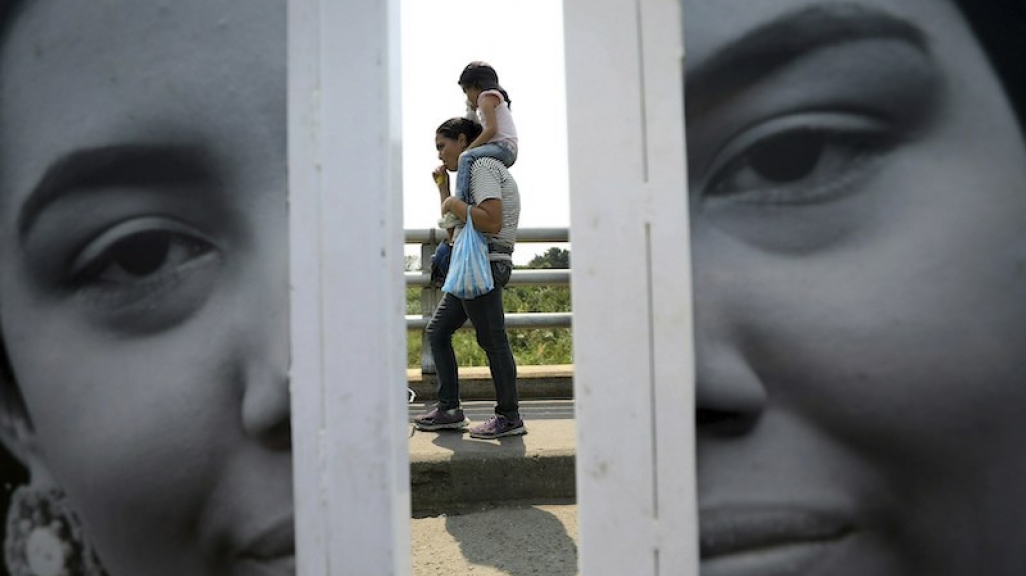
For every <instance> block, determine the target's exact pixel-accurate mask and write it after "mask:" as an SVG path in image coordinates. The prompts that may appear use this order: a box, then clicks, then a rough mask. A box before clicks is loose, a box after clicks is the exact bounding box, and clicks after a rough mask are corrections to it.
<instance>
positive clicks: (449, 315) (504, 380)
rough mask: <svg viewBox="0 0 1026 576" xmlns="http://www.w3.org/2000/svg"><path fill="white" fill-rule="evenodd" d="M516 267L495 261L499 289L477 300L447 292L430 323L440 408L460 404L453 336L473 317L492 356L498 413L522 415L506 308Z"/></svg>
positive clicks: (481, 343)
mask: <svg viewBox="0 0 1026 576" xmlns="http://www.w3.org/2000/svg"><path fill="white" fill-rule="evenodd" d="M512 269H513V266H512V264H511V263H510V262H492V278H493V279H494V280H495V289H493V290H492V291H491V292H489V293H487V294H485V295H483V296H478V297H477V298H474V299H473V300H460V299H459V298H457V297H455V296H453V295H452V294H443V295H442V301H441V303H439V304H438V308H436V309H435V314H434V316H432V317H431V321H430V322H428V325H427V338H428V342H429V343H430V345H431V354H432V355H434V358H435V368H436V369H437V370H438V407H439V408H441V409H442V410H449V409H452V408H458V407H459V406H460V387H459V380H458V378H457V372H456V366H457V364H456V353H455V352H454V351H453V348H452V335H453V334H454V333H455V332H456V330H458V329H459V328H460V326H462V325H463V323H464V322H466V321H467V319H468V318H469V319H470V322H471V323H472V324H473V325H474V330H476V332H477V343H478V345H479V346H481V349H482V350H484V351H485V354H486V355H487V356H488V368H489V370H491V373H492V382H493V383H494V384H495V399H496V401H497V404H496V407H495V413H496V414H498V415H499V416H504V417H506V418H510V419H517V418H519V417H520V405H519V400H518V397H517V365H516V361H514V359H513V352H512V350H510V347H509V337H508V335H507V334H506V317H505V313H504V312H503V309H502V290H503V287H504V286H505V285H506V283H507V282H509V275H510V272H511V271H512Z"/></svg>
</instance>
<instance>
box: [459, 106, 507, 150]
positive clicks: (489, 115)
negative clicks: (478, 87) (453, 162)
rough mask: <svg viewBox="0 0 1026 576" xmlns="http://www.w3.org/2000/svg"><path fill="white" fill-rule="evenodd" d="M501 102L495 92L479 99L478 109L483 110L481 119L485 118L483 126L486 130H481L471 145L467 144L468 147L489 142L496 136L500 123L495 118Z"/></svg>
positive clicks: (475, 146)
mask: <svg viewBox="0 0 1026 576" xmlns="http://www.w3.org/2000/svg"><path fill="white" fill-rule="evenodd" d="M501 103H502V102H501V100H499V97H498V96H496V95H495V94H485V95H484V97H483V98H481V99H480V100H478V103H477V109H478V110H480V111H481V119H482V120H483V122H482V124H481V127H482V128H484V130H482V131H481V135H480V136H478V137H477V138H474V141H473V142H471V143H470V146H467V148H468V149H469V148H477V147H478V146H481V145H484V144H487V143H488V141H489V140H491V139H492V138H494V137H495V133H496V132H497V131H498V130H499V123H498V121H497V120H496V119H495V109H496V108H497V107H498V106H499V104H501Z"/></svg>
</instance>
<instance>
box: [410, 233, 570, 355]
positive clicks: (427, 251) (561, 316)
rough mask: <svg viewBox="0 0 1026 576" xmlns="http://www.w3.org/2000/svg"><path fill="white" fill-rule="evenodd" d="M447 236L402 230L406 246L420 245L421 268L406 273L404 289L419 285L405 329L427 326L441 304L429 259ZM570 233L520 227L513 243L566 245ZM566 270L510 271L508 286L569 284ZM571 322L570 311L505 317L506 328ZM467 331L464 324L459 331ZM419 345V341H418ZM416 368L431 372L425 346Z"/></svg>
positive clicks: (538, 326)
mask: <svg viewBox="0 0 1026 576" xmlns="http://www.w3.org/2000/svg"><path fill="white" fill-rule="evenodd" d="M447 237H448V235H447V234H446V232H445V231H444V230H442V229H440V228H420V229H417V228H413V229H408V230H405V242H406V244H420V263H421V269H420V271H418V272H406V273H405V279H406V286H420V287H421V295H420V311H421V313H420V315H419V316H418V315H415V314H407V315H406V329H407V330H409V331H423V330H424V328H426V327H427V324H428V321H429V320H430V319H431V315H432V314H433V313H434V311H435V307H437V306H438V303H439V302H440V301H441V298H442V293H441V290H439V289H438V287H437V286H434V285H432V284H431V256H432V255H433V254H434V253H435V248H437V247H438V245H439V244H440V243H441V242H442V241H443V240H444V239H446V238H447ZM569 241H570V231H569V230H568V229H567V228H522V229H520V230H517V243H528V242H569ZM569 284H570V270H516V269H515V270H513V272H512V273H511V274H510V278H509V285H513V286H544V285H569ZM571 322H572V313H571V312H531V313H520V314H506V326H507V327H508V328H513V329H520V328H568V327H570V325H571ZM468 328H471V324H470V323H469V322H467V323H466V324H464V325H463V329H468ZM421 342H423V340H421ZM420 368H421V371H422V372H423V373H425V374H434V373H435V362H434V359H433V358H432V357H431V350H430V348H429V347H427V346H424V345H423V344H422V345H421V352H420Z"/></svg>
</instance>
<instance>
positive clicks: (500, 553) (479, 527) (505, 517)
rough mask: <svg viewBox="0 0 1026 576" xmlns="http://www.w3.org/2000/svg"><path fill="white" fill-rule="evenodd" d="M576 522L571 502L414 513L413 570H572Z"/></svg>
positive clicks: (436, 573)
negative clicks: (424, 514)
mask: <svg viewBox="0 0 1026 576" xmlns="http://www.w3.org/2000/svg"><path fill="white" fill-rule="evenodd" d="M577 526H578V524H577V507H576V506H574V505H572V504H550V505H536V506H509V507H502V508H494V509H485V510H478V511H474V512H469V513H467V514H462V515H458V516H454V515H443V516H438V517H431V518H419V519H414V520H413V524H412V525H411V541H412V560H413V576H453V575H462V574H473V575H475V576H575V575H576V574H577V573H578V572H577V542H578V540H577V538H578V535H577Z"/></svg>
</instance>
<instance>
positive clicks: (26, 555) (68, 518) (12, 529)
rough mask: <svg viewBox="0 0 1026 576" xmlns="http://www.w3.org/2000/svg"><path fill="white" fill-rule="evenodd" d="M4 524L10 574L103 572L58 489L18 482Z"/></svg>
mask: <svg viewBox="0 0 1026 576" xmlns="http://www.w3.org/2000/svg"><path fill="white" fill-rule="evenodd" d="M6 528H7V536H6V538H5V539H4V559H5V561H6V562H7V570H8V571H9V572H10V575H11V576H106V575H107V573H106V571H104V569H103V567H102V566H100V562H99V560H98V559H97V557H96V553H95V552H94V551H93V548H92V546H90V545H89V544H88V543H87V542H86V540H85V537H84V535H83V534H82V524H81V522H80V521H79V520H78V517H77V516H76V515H75V513H74V512H73V511H72V510H71V507H70V506H68V501H67V498H65V496H64V492H63V491H61V490H60V489H57V488H49V489H35V488H30V487H28V486H19V487H18V488H17V489H16V490H15V491H14V493H13V494H11V505H10V508H8V510H7V527H6Z"/></svg>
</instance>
